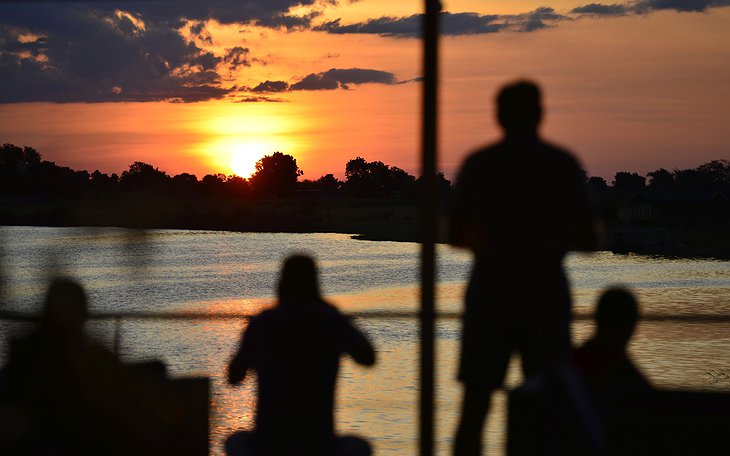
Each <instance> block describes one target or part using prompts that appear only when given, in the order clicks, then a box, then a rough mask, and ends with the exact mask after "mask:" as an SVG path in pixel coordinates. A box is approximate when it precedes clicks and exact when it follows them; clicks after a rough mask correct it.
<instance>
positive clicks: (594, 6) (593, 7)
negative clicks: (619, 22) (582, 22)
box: [570, 3, 630, 16]
mask: <svg viewBox="0 0 730 456" xmlns="http://www.w3.org/2000/svg"><path fill="white" fill-rule="evenodd" d="M629 11H630V9H629V7H628V6H626V5H620V4H612V5H602V4H600V3H589V4H587V5H583V6H579V7H577V8H573V9H572V10H571V11H570V12H571V13H573V14H583V15H587V16H621V15H624V14H628V13H629Z"/></svg>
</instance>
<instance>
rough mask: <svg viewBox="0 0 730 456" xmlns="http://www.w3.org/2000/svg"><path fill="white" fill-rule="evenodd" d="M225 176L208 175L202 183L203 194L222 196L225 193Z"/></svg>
mask: <svg viewBox="0 0 730 456" xmlns="http://www.w3.org/2000/svg"><path fill="white" fill-rule="evenodd" d="M225 183H226V175H225V174H220V173H218V174H206V175H205V176H203V179H202V180H201V181H200V184H201V187H202V188H203V192H204V193H205V194H206V195H211V196H221V195H223V193H224V192H225Z"/></svg>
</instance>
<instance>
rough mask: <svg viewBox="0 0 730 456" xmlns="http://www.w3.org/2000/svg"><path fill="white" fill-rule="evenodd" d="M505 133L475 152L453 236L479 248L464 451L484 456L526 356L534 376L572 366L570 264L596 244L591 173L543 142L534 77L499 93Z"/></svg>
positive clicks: (461, 430) (457, 447)
mask: <svg viewBox="0 0 730 456" xmlns="http://www.w3.org/2000/svg"><path fill="white" fill-rule="evenodd" d="M496 101H497V118H498V121H499V124H500V126H501V127H502V129H503V131H504V136H503V138H502V139H501V140H500V141H498V142H496V143H494V144H492V145H490V146H487V147H484V148H482V149H479V150H477V151H475V152H474V153H472V154H471V155H470V156H469V157H468V158H467V160H466V161H465V162H464V165H463V166H462V169H461V171H460V173H459V176H458V179H457V184H456V188H455V191H454V200H453V208H452V212H451V232H450V242H451V243H452V244H453V245H455V246H460V247H465V248H469V249H470V250H472V251H473V253H474V266H473V269H472V273H471V279H470V281H469V286H468V288H467V293H466V299H465V303H464V318H463V334H462V343H461V360H460V366H459V380H460V381H461V382H462V383H463V385H464V396H463V401H462V413H461V421H460V423H459V427H458V429H457V434H456V438H455V442H454V454H455V455H457V456H476V455H479V454H481V446H482V445H481V438H482V428H483V425H484V422H485V420H486V417H487V411H488V410H489V407H490V402H491V396H492V392H493V391H494V390H495V389H497V388H499V387H501V386H502V383H503V381H504V377H505V373H506V371H507V366H508V364H509V360H510V356H511V355H512V353H513V352H518V353H519V354H520V356H521V360H522V370H523V372H524V374H525V377H530V376H533V375H537V374H542V373H546V372H549V371H550V370H552V369H555V368H556V367H558V366H560V365H562V364H565V363H568V362H569V361H570V356H571V353H572V347H571V337H570V314H571V302H570V293H569V289H568V284H567V281H566V279H565V274H564V272H563V267H562V260H563V257H564V256H565V254H566V252H568V251H569V250H590V249H593V248H595V247H596V243H597V238H598V235H597V232H596V223H595V219H594V216H593V213H592V211H591V209H590V207H589V204H588V197H587V193H586V190H585V187H584V183H583V181H584V178H583V172H582V171H581V168H580V166H579V165H578V163H577V161H576V160H575V158H574V157H573V156H572V155H571V154H570V153H569V152H567V151H565V150H563V149H561V148H559V147H557V146H554V145H552V144H550V143H548V142H546V141H544V140H543V139H542V138H541V137H540V135H539V132H538V128H539V125H540V122H541V120H542V103H541V95H540V90H539V88H538V87H537V85H535V84H534V83H531V82H529V81H517V82H515V83H512V84H509V85H507V86H505V87H503V88H502V89H501V90H500V92H499V94H498V96H497V100H496Z"/></svg>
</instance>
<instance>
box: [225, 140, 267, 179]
mask: <svg viewBox="0 0 730 456" xmlns="http://www.w3.org/2000/svg"><path fill="white" fill-rule="evenodd" d="M267 150H268V149H267V148H266V146H264V145H262V144H255V143H249V144H237V145H235V146H234V147H233V151H232V153H231V169H232V170H233V172H234V173H235V174H236V175H238V176H241V177H245V178H249V177H251V175H252V174H253V173H255V172H256V162H257V161H259V160H260V159H261V158H262V157H263V156H264V155H266V152H267Z"/></svg>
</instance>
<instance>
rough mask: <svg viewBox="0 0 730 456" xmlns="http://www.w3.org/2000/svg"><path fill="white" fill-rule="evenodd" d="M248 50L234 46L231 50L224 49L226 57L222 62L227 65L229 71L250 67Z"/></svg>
mask: <svg viewBox="0 0 730 456" xmlns="http://www.w3.org/2000/svg"><path fill="white" fill-rule="evenodd" d="M248 55H249V50H248V48H243V47H241V46H236V47H234V48H231V49H226V55H225V57H223V61H224V62H226V63H227V64H228V67H229V68H230V69H231V70H234V69H236V68H238V67H240V66H247V67H249V66H251V60H249V57H248Z"/></svg>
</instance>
